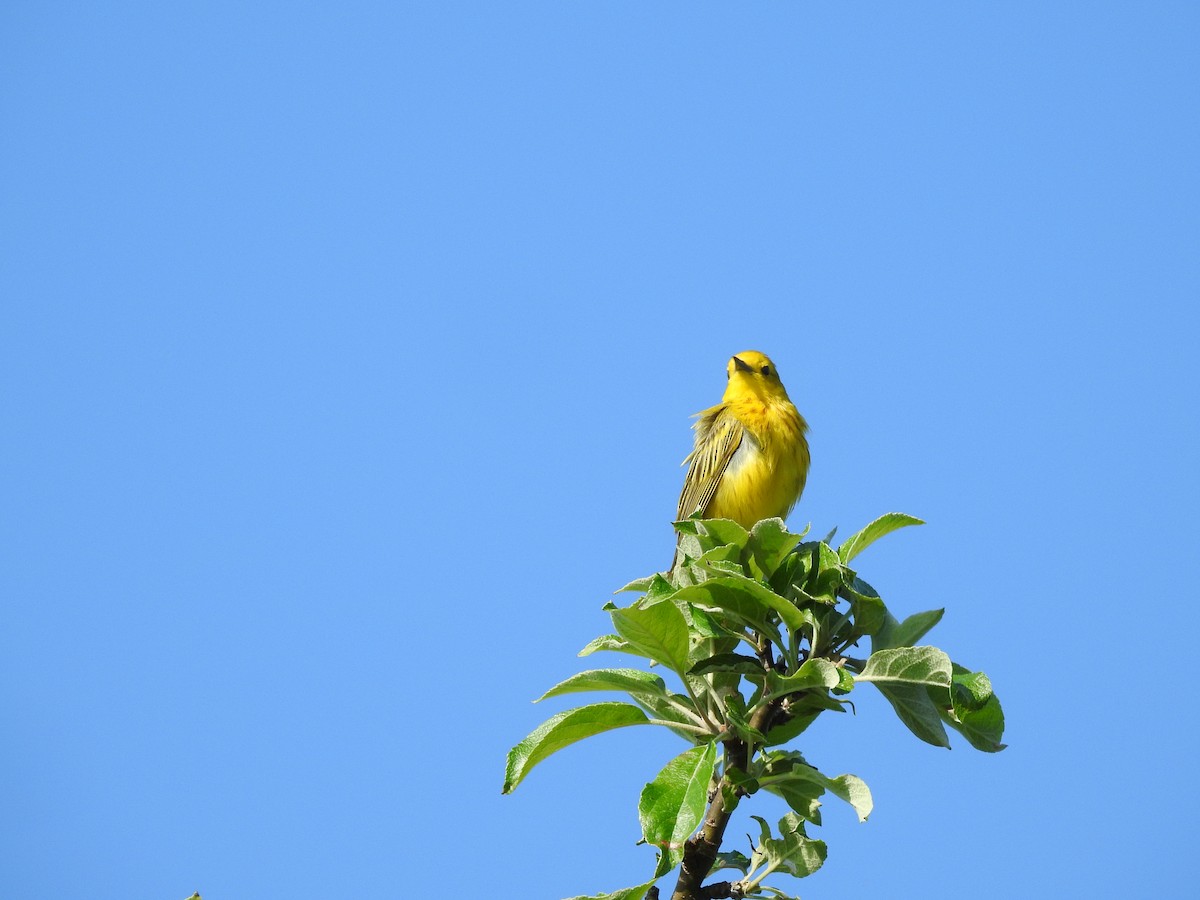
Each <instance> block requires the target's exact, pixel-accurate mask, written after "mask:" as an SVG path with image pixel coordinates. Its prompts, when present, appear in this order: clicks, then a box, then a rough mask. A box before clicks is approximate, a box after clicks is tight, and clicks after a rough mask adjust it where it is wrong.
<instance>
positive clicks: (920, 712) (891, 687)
mask: <svg viewBox="0 0 1200 900" xmlns="http://www.w3.org/2000/svg"><path fill="white" fill-rule="evenodd" d="M875 686H876V687H877V688H879V692H880V693H881V694H883V696H884V697H886V698H887V701H888V703H890V704H892V709H893V710H895V712H896V715H897V716H898V717H899V719H900V721H901V722H903V723H904V724H905V726H906V727H907V728H908V730H909V731H911V732H912V733H913V734H915V735H916V736H917V737H919V738H920V739H921V740H923V741H925V743H927V744H933V745H934V746H935V747H949V746H950V739H949V738H948V737H946V729H945V728H944V727H943V726H942V715H941V712H940V711H939V709H938V707H937V705H936V704H935V703H934V702H933V700H932V699H931V698H930V696H929V689H928V688H926V687H925V686H923V685H919V684H896V683H881V682H876V684H875Z"/></svg>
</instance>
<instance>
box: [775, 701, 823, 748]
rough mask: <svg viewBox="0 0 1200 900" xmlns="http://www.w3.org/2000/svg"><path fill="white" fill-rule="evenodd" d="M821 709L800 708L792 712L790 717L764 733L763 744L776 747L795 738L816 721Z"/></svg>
mask: <svg viewBox="0 0 1200 900" xmlns="http://www.w3.org/2000/svg"><path fill="white" fill-rule="evenodd" d="M822 712H823V710H820V709H813V710H801V711H799V712H796V713H793V714H792V717H791V718H790V719H788V720H787V721H785V722H781V723H780V724H778V725H776V726H775V727H774V728H772V729H770V730H769V731H768V732H767V735H766V741H765V744H766V746H768V747H778V746H779V745H780V744H786V743H788V742H789V741H792V740H795V739H796V738H797V737H799V736H800V735H801V734H803V733H804V731H805V730H806V729H807V728H808V726H809V725H811V724H812V723H813V722H815V721H816V719H817V716H819V715H820V714H821V713H822Z"/></svg>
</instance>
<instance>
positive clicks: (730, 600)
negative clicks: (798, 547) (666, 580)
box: [675, 575, 807, 631]
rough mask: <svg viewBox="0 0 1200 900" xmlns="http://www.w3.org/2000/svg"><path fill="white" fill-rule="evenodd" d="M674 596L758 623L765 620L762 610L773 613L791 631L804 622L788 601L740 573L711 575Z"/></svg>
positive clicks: (801, 625) (799, 613) (798, 611)
mask: <svg viewBox="0 0 1200 900" xmlns="http://www.w3.org/2000/svg"><path fill="white" fill-rule="evenodd" d="M675 599H676V600H678V601H686V602H688V603H691V604H693V605H697V606H701V607H708V608H715V609H719V610H724V611H728V612H732V613H734V614H735V615H738V616H739V617H741V618H744V619H745V620H746V621H747V622H752V623H759V624H761V623H763V622H765V617H764V614H765V613H767V612H768V611H770V612H775V613H777V614H778V615H779V618H780V619H782V620H783V623H784V624H785V625H787V627H788V628H790V629H791V630H793V631H799V630H800V629H801V628H803V627H804V625H805V624H806V621H807V620H806V619H805V617H804V615H803V614H802V613H801V612H800V610H798V609H796V607H795V606H793V605H792V603H791V602H790V601H788V600H785V599H784V598H783V597H780V596H779V595H778V594H776V593H775V592H774V591H772V590H771V589H770V588H769V587H767V586H766V585H763V584H760V583H759V582H757V581H755V580H754V579H753V578H746V577H745V576H740V575H722V576H720V577H717V578H710V579H708V581H705V582H703V583H702V584H695V585H692V586H690V587H685V588H681V589H680V590H679V591H678V592H677V593H676V594H675ZM755 627H756V628H757V630H759V631H765V630H766V629H765V628H761V627H758V624H756V625H755Z"/></svg>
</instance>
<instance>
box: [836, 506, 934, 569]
mask: <svg viewBox="0 0 1200 900" xmlns="http://www.w3.org/2000/svg"><path fill="white" fill-rule="evenodd" d="M924 524H925V523H924V522H922V521H921V520H920V519H918V518H916V517H915V516H909V515H905V514H904V513H895V512H893V513H885V514H884V515H882V516H880V517H879V518H878V519H876V520H875V521H874V522H872V523H870V524H869V525H867V527H866V528H863V529H862V530H861V531H859V532H857V533H855V534H853V535H851V536H850V537H849V538H847V539H846V540H845V541H844V542H843V543H842V546H840V547H838V556H840V557H841V559H842V562H844V563H848V562H850V560H852V559H854V557H856V556H858V554H860V553H862V552H863V551H864V550H866V549H867V548H868V547H869V546H871V545H872V544H873V543H875V542H876V541H877V540H879V539H880V538H881V537H883V536H884V535H885V534H891V533H892V532H893V531H895V530H896V529H898V528H904V527H905V526H907V525H924Z"/></svg>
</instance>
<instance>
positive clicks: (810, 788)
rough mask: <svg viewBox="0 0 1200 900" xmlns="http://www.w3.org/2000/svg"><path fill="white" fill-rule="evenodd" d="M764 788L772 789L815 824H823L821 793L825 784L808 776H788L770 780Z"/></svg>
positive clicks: (776, 794) (773, 792)
mask: <svg viewBox="0 0 1200 900" xmlns="http://www.w3.org/2000/svg"><path fill="white" fill-rule="evenodd" d="M764 790H767V791H770V792H771V793H772V794H774V795H775V796H777V797H782V798H783V800H784V802H785V803H787V805H788V806H790V807H791V808H792V810H793V811H794V812H796V813H797V814H798V815H800V816H801V817H802V818H804V819H805V820H807V821H809V822H812V823H813V824H814V825H820V824H821V795H822V794H824V793H825V786H824V785H822V784H819V783H818V782H816V781H812V780H809V779H807V778H798V777H797V778H786V779H783V780H781V781H773V782H769V783H767V784H766V785H765V786H764Z"/></svg>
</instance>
